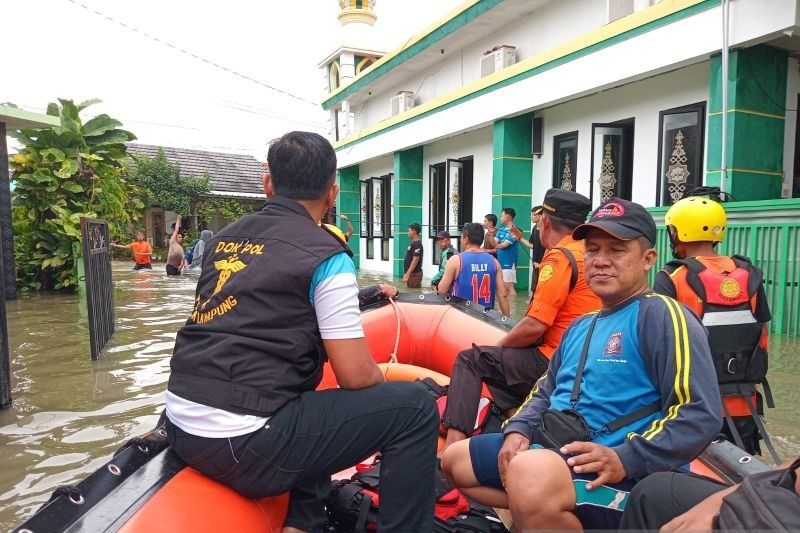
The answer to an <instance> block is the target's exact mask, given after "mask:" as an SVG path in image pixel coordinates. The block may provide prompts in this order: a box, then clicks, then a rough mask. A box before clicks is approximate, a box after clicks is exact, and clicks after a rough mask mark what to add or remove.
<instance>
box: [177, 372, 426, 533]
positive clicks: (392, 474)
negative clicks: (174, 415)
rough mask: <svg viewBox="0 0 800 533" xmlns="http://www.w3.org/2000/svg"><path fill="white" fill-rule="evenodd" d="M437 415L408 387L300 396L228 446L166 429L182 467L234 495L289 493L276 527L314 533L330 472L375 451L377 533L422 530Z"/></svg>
mask: <svg viewBox="0 0 800 533" xmlns="http://www.w3.org/2000/svg"><path fill="white" fill-rule="evenodd" d="M437 426H438V421H437V410H436V405H435V403H434V401H433V398H432V397H431V396H430V394H428V393H427V392H426V391H425V389H424V388H423V387H422V386H421V385H419V384H417V383H408V382H406V383H401V382H398V383H382V384H379V385H375V386H374V387H369V388H367V389H361V390H345V389H332V390H326V391H320V392H316V391H315V392H306V393H304V394H301V395H300V396H299V397H298V398H296V399H294V400H291V401H290V402H288V403H287V404H286V405H284V406H283V407H281V409H280V410H279V411H278V412H277V413H275V414H274V415H273V416H272V417H270V419H269V420H268V421H267V424H266V425H265V426H264V428H263V429H260V430H258V431H256V432H253V433H249V434H247V435H242V436H240V437H232V438H230V439H227V438H221V439H213V438H204V437H197V436H194V435H190V434H189V433H186V432H185V431H183V430H181V429H180V428H178V427H176V426H175V425H173V424H167V432H168V435H169V438H170V442H171V443H172V445H173V447H174V449H175V451H176V452H177V454H178V455H179V456H180V457H181V458H182V459H183V460H184V461H186V462H187V463H188V464H190V465H191V466H193V467H194V468H196V469H197V470H199V471H200V472H202V473H203V474H205V475H206V476H209V477H211V478H213V479H216V480H217V481H219V482H221V483H224V484H226V485H228V486H230V487H231V488H233V489H234V490H236V491H238V492H239V493H241V494H243V495H245V496H248V497H251V498H260V497H264V496H273V495H276V494H280V493H282V492H286V491H290V501H289V513H288V515H287V517H286V521H285V523H284V525H285V526H293V527H296V528H299V529H304V530H308V531H315V532H316V531H322V530H323V528H324V526H325V524H326V521H327V519H326V515H325V503H326V501H327V499H328V495H329V493H330V489H331V475H332V474H334V473H336V472H339V471H341V470H344V469H346V468H348V467H351V466H353V465H354V464H356V463H358V462H360V461H363V460H365V459H367V458H368V457H370V456H371V455H372V454H373V453H375V452H378V451H380V452H381V488H380V496H381V497H380V517H379V520H378V529H379V531H408V532H417V531H432V530H433V505H434V499H435V495H434V483H433V479H434V468H435V464H436V440H437V437H438V431H437Z"/></svg>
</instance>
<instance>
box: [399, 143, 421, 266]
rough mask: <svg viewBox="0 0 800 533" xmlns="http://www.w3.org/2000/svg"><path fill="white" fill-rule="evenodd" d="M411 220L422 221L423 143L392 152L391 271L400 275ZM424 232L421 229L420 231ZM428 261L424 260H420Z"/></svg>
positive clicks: (412, 221)
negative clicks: (392, 254)
mask: <svg viewBox="0 0 800 533" xmlns="http://www.w3.org/2000/svg"><path fill="white" fill-rule="evenodd" d="M414 222H418V223H420V224H422V146H418V147H417V148H411V149H409V150H403V151H402V152H395V154H394V179H393V180H392V223H393V226H394V228H393V232H392V235H393V238H392V241H393V244H392V246H393V247H394V265H393V266H392V272H393V274H394V275H395V276H402V275H403V274H404V272H403V259H404V258H405V256H406V249H407V248H408V244H409V242H410V241H409V238H408V234H407V233H406V231H407V230H408V226H409V225H410V224H412V223H414ZM423 231H424V230H423ZM423 260H424V261H427V259H423Z"/></svg>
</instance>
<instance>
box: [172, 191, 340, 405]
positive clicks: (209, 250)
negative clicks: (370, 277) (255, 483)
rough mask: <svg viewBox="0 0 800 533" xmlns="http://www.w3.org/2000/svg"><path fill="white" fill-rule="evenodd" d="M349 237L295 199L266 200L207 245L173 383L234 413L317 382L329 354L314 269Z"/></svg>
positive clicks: (177, 390)
mask: <svg viewBox="0 0 800 533" xmlns="http://www.w3.org/2000/svg"><path fill="white" fill-rule="evenodd" d="M341 252H346V253H347V254H348V255H352V253H351V252H350V249H349V248H347V245H345V244H344V243H342V242H341V241H340V240H339V239H337V238H336V237H335V236H334V235H333V234H331V233H329V232H328V231H326V230H325V229H323V228H321V227H319V226H318V225H317V224H316V222H315V221H314V220H312V219H311V217H310V216H309V214H308V212H307V211H306V209H305V208H304V207H303V206H302V205H300V204H299V203H297V202H296V201H294V200H291V199H288V198H283V197H280V196H274V197H272V198H270V199H269V200H268V201H267V204H266V206H264V209H263V210H262V211H260V212H258V213H255V214H252V215H247V216H244V217H242V218H240V219H239V220H237V221H236V222H234V223H233V224H231V225H229V226H227V227H226V228H225V229H223V230H222V231H220V232H219V233H217V234H216V235H215V236H214V238H212V239H211V240H210V241H209V242H208V243H207V244H206V252H205V253H204V254H203V270H202V274H201V275H200V279H199V281H198V283H197V292H196V294H195V304H194V309H193V311H192V316H191V318H190V319H189V320H188V321H187V322H186V325H185V326H184V327H183V328H181V330H180V331H179V332H178V336H177V339H176V340H175V352H174V354H173V356H172V360H171V363H170V366H171V368H172V373H171V375H170V379H169V386H168V389H169V391H170V392H172V393H173V394H176V395H178V396H180V397H182V398H185V399H187V400H190V401H193V402H196V403H201V404H204V405H208V406H210V407H216V408H218V409H224V410H227V411H231V412H234V413H241V414H251V415H257V416H270V415H272V414H273V413H275V412H276V411H277V410H278V409H280V407H281V406H282V405H283V404H285V403H286V402H287V401H289V400H291V399H293V398H295V397H296V396H298V395H299V394H300V393H302V392H306V391H310V390H314V389H315V388H316V387H317V385H319V382H320V380H321V379H322V368H323V363H324V362H325V361H326V359H327V354H326V353H325V348H324V346H323V344H322V339H321V337H320V334H319V327H318V325H317V318H316V314H315V312H314V308H313V307H312V305H311V302H310V299H309V290H310V287H311V278H312V276H313V274H314V271H315V270H316V268H317V267H318V266H319V265H320V264H321V263H322V262H323V261H325V260H326V259H328V258H329V257H331V256H333V255H335V254H337V253H341Z"/></svg>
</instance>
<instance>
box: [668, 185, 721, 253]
mask: <svg viewBox="0 0 800 533" xmlns="http://www.w3.org/2000/svg"><path fill="white" fill-rule="evenodd" d="M664 223H665V224H666V225H667V226H673V227H674V228H675V236H676V237H677V238H678V240H680V241H681V242H700V241H709V242H722V241H723V239H725V229H726V228H727V225H728V217H727V216H726V215H725V209H724V208H723V207H722V205H721V204H720V203H719V202H717V201H715V200H711V199H710V198H706V197H704V196H690V197H688V198H684V199H682V200H678V201H677V202H675V203H674V204H673V205H672V207H670V208H669V210H668V211H667V214H666V215H664Z"/></svg>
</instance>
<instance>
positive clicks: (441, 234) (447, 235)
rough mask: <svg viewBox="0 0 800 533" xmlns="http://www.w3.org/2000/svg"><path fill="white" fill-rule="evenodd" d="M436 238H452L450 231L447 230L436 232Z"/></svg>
mask: <svg viewBox="0 0 800 533" xmlns="http://www.w3.org/2000/svg"><path fill="white" fill-rule="evenodd" d="M436 238H437V239H450V238H451V237H450V233H448V232H446V231H440V232H439V233H437V234H436Z"/></svg>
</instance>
